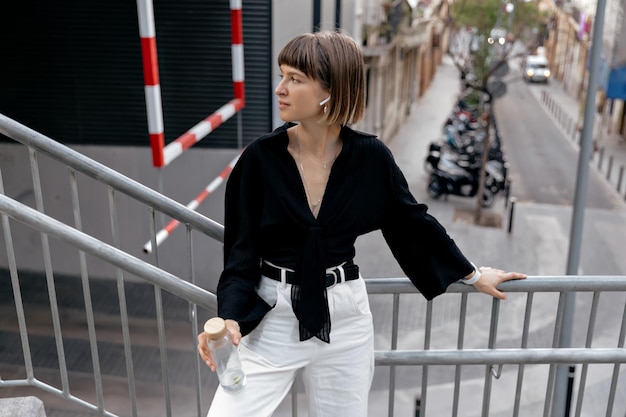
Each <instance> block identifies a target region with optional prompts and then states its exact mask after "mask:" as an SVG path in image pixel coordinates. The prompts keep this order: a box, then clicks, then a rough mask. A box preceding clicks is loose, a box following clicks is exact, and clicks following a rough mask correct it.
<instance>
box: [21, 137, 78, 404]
mask: <svg viewBox="0 0 626 417" xmlns="http://www.w3.org/2000/svg"><path fill="white" fill-rule="evenodd" d="M28 153H29V156H30V169H31V173H32V176H33V188H34V190H33V191H34V193H35V205H36V207H37V210H38V211H40V212H41V213H45V212H44V207H43V193H42V191H41V177H40V176H39V163H38V162H37V153H36V152H35V150H34V149H33V148H28ZM40 235H41V249H42V252H43V262H44V269H45V273H46V282H47V284H48V297H49V299H50V312H51V314H52V327H53V329H54V340H55V342H56V348H57V356H58V357H59V372H60V374H61V386H62V387H63V394H64V395H67V396H69V394H70V387H69V380H68V377H67V363H66V361H65V349H64V347H63V333H62V332H61V320H60V319H59V305H58V302H57V294H56V287H55V284H54V274H53V270H52V256H51V255H50V243H49V241H48V235H47V234H45V233H40Z"/></svg>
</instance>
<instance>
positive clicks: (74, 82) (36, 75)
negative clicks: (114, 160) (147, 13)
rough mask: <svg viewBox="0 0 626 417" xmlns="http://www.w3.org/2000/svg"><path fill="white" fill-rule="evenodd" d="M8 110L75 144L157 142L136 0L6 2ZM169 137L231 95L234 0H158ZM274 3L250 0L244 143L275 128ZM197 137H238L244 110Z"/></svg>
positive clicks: (4, 96)
mask: <svg viewBox="0 0 626 417" xmlns="http://www.w3.org/2000/svg"><path fill="white" fill-rule="evenodd" d="M2 7H3V13H1V14H0V53H2V55H3V59H2V61H3V63H2V65H1V66H0V112H2V113H4V114H6V115H7V116H9V117H12V118H14V119H16V120H18V121H20V122H22V123H24V124H25V125H27V126H29V127H32V128H34V129H35V130H38V131H40V132H42V133H44V134H46V135H48V136H51V137H52V138H54V139H56V140H59V141H61V142H63V143H68V144H98V145H135V146H149V140H148V127H147V119H146V105H145V97H144V80H143V72H142V62H141V48H140V42H139V28H138V21H137V7H136V2H135V1H121V0H109V1H101V2H91V1H90V2H82V1H76V0H62V1H56V2H33V1H21V2H7V4H4V5H3V6H2ZM154 12H155V23H156V39H157V49H158V58H159V71H160V84H161V95H162V101H163V120H164V126H165V139H166V142H167V143H169V142H171V141H172V140H174V139H176V138H177V137H179V136H180V135H182V134H183V133H185V132H186V131H187V130H189V129H190V128H191V127H193V126H194V125H195V124H196V123H198V122H199V121H201V120H202V119H204V118H205V117H207V116H208V115H210V114H211V113H213V112H214V111H215V110H217V109H218V108H219V107H220V106H222V105H223V104H226V103H227V102H228V101H229V100H230V99H232V98H233V89H232V71H231V53H230V50H231V35H230V34H231V30H230V8H229V2H228V0H211V1H206V0H203V1H198V0H196V1H193V0H181V1H176V2H174V1H172V0H167V1H166V0H155V1H154ZM270 27H271V9H270V1H269V0H249V1H243V28H244V29H243V30H244V33H243V36H244V55H245V72H246V73H245V76H246V80H245V87H246V107H245V109H244V110H243V112H242V127H243V141H244V144H247V143H249V142H250V141H251V140H253V139H254V138H256V137H257V136H259V135H261V134H263V133H266V132H267V131H269V130H270V129H271V125H272V122H271V94H272V86H271V65H272V63H271V62H270V61H271V31H270ZM196 146H203V147H213V148H222V147H234V146H237V116H233V117H232V118H231V119H230V120H228V121H227V122H226V123H224V124H223V125H222V126H220V127H218V128H217V129H216V130H215V131H214V132H212V133H211V134H210V135H209V136H207V137H206V138H205V139H203V140H202V141H201V142H200V143H198V144H197V145H196Z"/></svg>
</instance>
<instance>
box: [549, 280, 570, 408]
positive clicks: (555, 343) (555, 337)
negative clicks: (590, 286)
mask: <svg viewBox="0 0 626 417" xmlns="http://www.w3.org/2000/svg"><path fill="white" fill-rule="evenodd" d="M564 305H565V293H563V292H561V294H560V296H559V306H558V308H557V313H556V320H555V322H554V335H553V336H552V347H553V348H557V347H559V334H560V333H561V323H562V322H563V311H564ZM556 366H557V365H555V364H551V365H550V372H549V373H548V386H547V387H546V402H545V404H544V408H543V417H548V416H549V415H550V410H551V409H552V396H553V395H554V383H555V378H556ZM568 371H569V370H568Z"/></svg>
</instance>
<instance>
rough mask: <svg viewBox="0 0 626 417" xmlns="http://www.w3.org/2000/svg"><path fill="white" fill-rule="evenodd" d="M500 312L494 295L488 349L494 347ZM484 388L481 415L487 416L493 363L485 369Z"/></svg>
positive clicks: (498, 302) (498, 303)
mask: <svg viewBox="0 0 626 417" xmlns="http://www.w3.org/2000/svg"><path fill="white" fill-rule="evenodd" d="M499 313H500V300H498V299H497V298H495V297H494V299H493V301H492V303H491V325H490V326H489V345H488V348H489V349H494V348H495V347H496V335H497V333H498V316H499ZM485 371H486V372H485V390H484V391H483V411H482V416H483V417H489V401H490V400H491V378H492V372H493V365H487V368H486V370H485Z"/></svg>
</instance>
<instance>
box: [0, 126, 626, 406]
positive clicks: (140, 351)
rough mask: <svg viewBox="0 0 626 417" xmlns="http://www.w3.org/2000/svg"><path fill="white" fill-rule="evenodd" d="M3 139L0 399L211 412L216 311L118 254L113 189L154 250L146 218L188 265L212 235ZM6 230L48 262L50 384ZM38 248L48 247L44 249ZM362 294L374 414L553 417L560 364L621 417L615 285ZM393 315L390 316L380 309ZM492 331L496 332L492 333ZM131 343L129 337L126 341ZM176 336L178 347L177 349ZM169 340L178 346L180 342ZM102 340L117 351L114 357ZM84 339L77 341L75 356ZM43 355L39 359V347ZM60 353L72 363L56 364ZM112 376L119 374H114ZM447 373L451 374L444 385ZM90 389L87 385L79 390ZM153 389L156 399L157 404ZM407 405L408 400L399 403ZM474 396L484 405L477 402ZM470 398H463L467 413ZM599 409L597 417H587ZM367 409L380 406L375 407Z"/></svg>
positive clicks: (8, 131) (157, 204) (99, 175)
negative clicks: (14, 189)
mask: <svg viewBox="0 0 626 417" xmlns="http://www.w3.org/2000/svg"><path fill="white" fill-rule="evenodd" d="M0 132H1V133H3V134H5V135H7V136H9V137H11V138H13V139H15V140H16V141H18V142H21V143H23V144H24V145H26V146H27V147H28V149H29V158H30V161H31V171H32V173H33V183H34V191H35V201H36V209H34V208H31V207H28V206H26V205H24V204H21V203H19V202H17V201H15V200H14V199H12V198H10V197H8V196H6V195H5V194H4V187H3V181H2V171H1V167H0V213H1V214H0V219H1V225H2V231H3V237H4V238H3V243H4V246H5V248H6V252H7V261H8V270H9V275H10V281H11V288H12V291H13V296H12V299H13V301H14V314H15V317H16V322H17V330H16V332H15V334H16V335H17V336H16V339H17V340H16V343H15V345H11V346H14V347H17V346H19V349H21V352H22V354H21V355H18V356H19V357H18V356H14V357H17V358H18V359H17V360H15V364H16V365H18V367H22V366H23V368H24V370H25V374H26V375H25V377H13V376H11V378H6V377H2V376H0V388H1V389H2V390H0V392H9V393H11V392H14V391H13V390H15V389H19V388H22V387H36V388H38V389H40V390H42V392H45V393H49V394H52V395H53V396H55V397H61V398H64V399H66V400H67V402H69V403H71V404H75V405H78V406H80V407H83V408H86V409H89V410H92V411H96V412H97V413H99V414H101V415H105V416H126V415H132V416H137V415H142V414H143V410H144V408H143V407H144V406H145V404H146V403H153V402H154V401H155V397H158V398H159V401H162V402H163V404H162V406H160V407H162V409H163V413H162V414H163V415H167V416H172V415H180V414H182V412H181V409H184V410H185V413H186V414H187V415H197V416H203V415H204V414H205V413H206V407H207V405H208V404H206V403H205V402H206V398H210V396H211V395H212V392H213V391H214V389H215V387H216V386H217V381H216V379H215V378H214V376H213V375H212V374H210V372H208V370H207V369H206V367H204V366H201V365H202V364H201V363H200V361H199V360H198V355H197V354H196V349H195V343H196V342H195V335H197V333H198V323H199V322H200V321H201V320H200V316H201V315H202V314H213V313H214V312H215V296H214V295H213V294H211V293H209V292H207V291H205V290H203V289H201V288H199V287H197V286H196V285H194V276H193V259H188V262H189V271H190V276H189V282H186V281H184V280H181V279H180V278H179V277H176V276H174V275H172V274H171V273H168V272H166V271H164V270H162V269H160V268H159V267H157V266H154V265H150V264H149V263H147V262H145V261H142V260H141V259H138V258H136V257H133V256H132V255H130V254H128V253H126V252H125V251H123V250H122V249H121V242H120V241H119V233H118V232H117V216H118V213H117V210H116V205H115V204H114V200H115V191H121V192H123V193H124V194H126V195H128V196H130V197H131V198H133V199H135V200H137V201H140V202H142V203H143V204H145V205H146V206H147V207H148V211H149V215H150V217H151V221H152V224H153V226H152V227H151V232H152V241H153V247H156V245H154V240H155V233H154V231H155V230H156V227H154V222H155V220H154V212H155V211H160V212H162V213H165V214H167V215H168V216H171V217H172V218H175V219H178V220H180V221H181V222H182V223H184V224H186V226H187V236H188V239H187V240H188V242H189V244H188V247H187V253H188V254H191V253H192V248H191V246H192V244H191V241H192V239H191V233H192V231H196V232H200V233H202V234H205V235H208V236H211V237H212V238H215V239H217V240H219V241H221V239H222V237H223V230H222V228H221V226H220V225H219V224H217V223H215V222H213V221H211V220H209V219H207V218H205V217H204V216H201V215H200V214H198V213H195V212H193V211H191V210H189V209H187V208H186V207H184V206H183V205H181V204H179V203H176V202H175V201H172V200H170V199H168V198H167V197H165V196H162V195H160V194H159V193H156V192H155V191H153V190H151V189H149V188H147V187H144V186H143V185H141V184H139V183H137V182H134V181H133V180H130V179H128V178H126V177H124V176H123V175H121V174H119V173H117V172H115V171H113V170H111V169H109V168H107V167H105V166H103V165H101V164H98V163H97V162H95V161H92V160H90V159H89V158H86V157H85V156H83V155H81V154H79V153H77V152H75V151H72V150H71V149H69V148H67V147H65V146H63V145H60V144H58V143H57V142H55V141H53V140H52V139H50V138H47V137H45V136H43V135H40V134H39V133H36V132H34V131H32V130H30V129H28V128H26V127H24V126H21V125H19V124H17V123H16V122H14V121H12V120H10V119H8V118H6V117H4V116H2V115H0ZM38 152H42V153H45V154H46V155H48V156H51V157H52V158H54V159H55V160H57V161H58V162H60V163H61V164H62V165H65V166H67V167H68V168H69V182H70V188H71V189H72V193H71V194H72V202H71V205H68V207H69V206H71V207H72V212H73V219H74V225H73V226H70V225H67V224H65V223H63V222H61V221H59V220H56V219H54V218H52V217H50V216H49V215H47V214H45V213H44V212H43V198H42V190H41V186H40V183H39V181H38V178H39V164H38V162H37V153H38ZM76 172H80V173H83V174H85V175H88V176H90V177H91V178H94V179H96V180H97V181H98V182H100V183H103V184H106V186H107V187H108V190H109V192H108V197H109V212H110V216H109V221H110V224H111V229H112V234H113V242H112V243H111V244H109V243H106V242H104V241H102V240H101V239H99V238H96V237H93V236H90V235H88V234H86V233H84V232H83V231H82V229H83V226H82V223H81V214H80V208H79V204H78V201H79V199H78V195H77V194H78V193H77V186H76V175H75V174H76ZM11 219H12V220H13V221H16V222H17V223H19V224H20V225H22V224H24V225H26V226H27V227H28V228H29V229H34V230H36V231H37V232H38V233H39V234H40V238H41V242H42V244H41V245H42V253H43V256H44V258H45V262H44V264H45V268H44V269H45V270H44V271H43V273H42V275H44V276H45V281H46V288H47V292H48V296H49V300H48V303H47V304H48V305H49V308H50V321H51V327H52V331H51V333H52V335H53V337H52V340H53V341H54V347H55V350H56V352H55V355H54V356H56V360H55V361H53V362H55V363H54V365H55V366H54V367H55V369H56V371H55V372H54V375H53V376H51V375H50V374H51V371H50V370H51V369H52V368H53V366H51V365H49V364H44V365H41V364H40V363H39V362H38V361H39V359H38V358H41V356H42V355H43V354H42V351H43V350H44V349H43V348H42V346H41V339H40V338H38V337H39V336H40V335H41V334H42V332H43V330H42V329H40V328H37V327H35V328H32V326H31V327H30V328H29V325H28V324H29V323H30V322H31V318H30V315H31V314H32V311H30V308H28V306H25V303H24V298H25V296H26V295H27V294H26V293H22V291H21V286H22V285H23V282H22V281H21V277H22V276H23V275H24V274H27V273H28V272H29V271H24V270H23V269H20V268H19V267H18V265H17V264H18V263H17V262H16V257H19V256H20V254H19V253H15V248H14V244H13V241H14V239H13V230H15V229H18V228H17V224H14V223H13V222H11ZM49 238H52V239H54V241H53V242H50V240H49ZM57 242H62V243H63V244H68V245H71V246H72V247H74V248H76V249H77V250H78V255H79V256H78V262H79V263H80V271H81V274H80V278H79V279H80V286H81V287H82V299H83V301H82V306H81V308H80V311H81V313H82V312H83V311H84V315H85V321H84V323H83V322H80V323H79V325H78V327H83V329H82V331H83V333H84V335H82V336H76V334H74V333H70V334H69V335H68V334H67V329H68V328H72V326H73V322H74V321H76V314H77V311H79V310H77V309H76V307H74V306H70V307H67V306H65V307H63V306H60V303H59V300H58V299H57V296H62V295H63V293H62V292H61V291H59V289H58V288H57V277H56V276H55V271H54V268H53V266H52V261H51V252H53V250H54V248H53V244H56V243H57ZM87 256H92V257H94V258H98V259H101V260H103V261H105V262H106V263H108V264H110V265H112V266H114V268H115V269H114V270H115V280H114V283H115V287H116V296H117V297H116V298H117V301H118V308H117V309H116V311H115V316H117V315H119V317H120V323H119V324H120V326H119V327H120V330H119V333H120V334H119V335H117V334H116V333H115V332H112V331H110V329H108V328H107V327H106V320H107V319H109V318H110V317H109V316H107V315H106V314H103V313H102V312H101V311H95V310H97V309H95V307H94V305H95V304H96V303H98V301H99V297H101V296H102V294H100V293H98V292H97V291H98V290H96V289H94V287H93V285H94V279H93V278H92V277H90V276H89V274H88V266H87V264H88V260H87ZM188 258H192V256H191V255H189V256H188ZM133 278H135V279H133ZM137 279H140V280H142V281H145V282H147V283H149V284H150V285H149V286H145V287H142V288H141V289H142V290H143V291H144V292H145V291H146V290H147V292H150V291H153V292H154V297H153V300H151V301H150V303H151V304H153V305H154V308H153V311H151V315H150V316H149V317H148V318H147V319H145V318H144V319H141V320H140V319H137V318H136V317H135V316H133V315H132V314H129V309H132V308H133V307H134V303H135V301H136V299H135V298H130V300H129V299H128V298H129V294H130V293H131V292H130V291H129V286H130V285H132V284H133V283H134V282H136V281H137ZM366 283H367V288H368V293H369V294H370V301H371V305H372V311H375V328H376V329H377V335H376V336H377V337H376V340H377V342H376V343H377V346H376V366H377V368H376V376H375V379H387V380H388V386H387V388H386V389H384V390H382V391H384V392H382V394H380V393H379V391H381V389H380V384H377V386H376V387H375V388H374V391H376V392H374V393H373V394H374V396H376V398H378V399H379V398H380V396H383V397H384V396H386V398H387V405H386V406H385V409H386V410H385V411H386V415H388V416H394V415H397V411H399V408H400V406H401V405H402V406H403V407H404V409H406V408H407V405H406V403H407V401H409V402H411V401H412V400H413V399H415V398H417V400H418V401H419V407H420V410H421V413H422V414H421V415H422V416H423V415H424V412H426V413H427V415H437V416H441V415H451V416H454V417H456V416H458V415H464V416H469V415H481V416H500V415H507V416H509V415H513V416H521V415H544V416H548V415H550V410H551V408H552V402H551V401H552V400H551V398H552V396H551V392H552V390H553V389H554V381H555V379H554V377H555V369H556V366H557V365H559V364H563V365H575V366H576V367H578V368H580V372H578V373H577V378H578V384H576V385H574V384H573V383H572V389H571V392H572V398H575V399H576V404H575V408H574V412H575V415H576V416H580V415H594V416H596V415H606V416H618V417H621V416H622V415H624V413H625V412H626V398H625V397H624V392H626V382H625V381H624V375H623V372H621V364H622V363H624V362H626V349H624V339H625V336H626V300H625V297H626V277H625V276H619V277H602V276H567V277H564V276H561V277H546V276H543V277H529V278H528V279H526V280H524V281H516V282H507V283H505V284H503V285H502V289H503V290H504V291H506V292H507V293H508V294H509V300H508V301H507V302H506V303H501V302H500V301H499V300H496V299H493V300H492V301H491V303H485V300H489V299H488V298H485V296H483V295H479V294H473V293H474V292H475V291H474V290H473V288H471V287H468V286H464V285H461V284H453V285H452V286H451V287H450V288H449V290H448V291H447V293H446V294H444V295H442V296H440V297H438V298H437V299H435V300H433V301H430V302H427V301H425V300H424V299H423V298H422V297H421V296H420V295H419V294H417V290H416V289H415V287H414V286H413V285H412V284H411V283H410V281H409V280H408V279H406V278H380V279H367V280H366ZM75 285H78V284H75ZM99 288H100V287H99ZM151 289H152V290H151ZM162 290H164V291H165V293H164V292H163V291H162ZM566 293H575V294H577V297H578V299H577V300H578V301H577V312H576V315H577V316H576V323H578V326H577V328H576V332H575V337H574V340H573V343H572V346H573V347H572V348H568V349H562V348H558V346H557V345H556V343H557V341H558V334H559V332H560V322H561V320H562V311H563V308H562V305H561V304H560V300H561V299H562V295H563V294H566ZM167 295H172V296H173V297H174V298H175V299H176V300H178V301H179V302H182V303H183V304H184V307H183V310H186V312H187V313H188V314H187V315H186V317H183V318H182V319H180V318H179V319H175V318H172V317H171V315H172V313H173V311H175V310H176V308H173V307H171V305H172V304H169V302H170V298H167V297H166V296H167ZM133 297H135V295H134V296H133ZM166 298H167V299H166ZM389 298H391V300H390V299H389ZM401 300H402V303H401ZM390 304H391V305H392V308H391V309H389V308H388V306H389V305H390ZM198 307H200V310H199V309H198ZM383 307H384V308H383ZM3 311H6V309H4V310H3ZM503 317H504V319H503ZM502 321H505V322H506V324H507V326H506V327H504V328H500V329H499V325H500V323H501V322H502ZM103 323H104V324H103ZM476 323H480V326H477V325H476ZM145 325H149V326H151V328H156V332H155V333H156V335H154V341H153V342H152V345H153V346H154V347H155V348H154V349H153V350H149V349H147V348H146V346H145V344H146V343H147V342H145V340H143V338H142V337H145V333H144V330H143V329H144V327H143V326H145ZM381 326H382V327H384V328H385V329H387V328H388V329H391V330H390V333H391V334H389V335H386V334H383V332H382V331H380V328H381ZM84 327H86V329H84ZM103 328H104V331H103ZM178 328H180V329H178ZM177 329H178V330H177ZM0 331H1V330H0ZM75 331H76V332H78V330H75ZM172 332H173V334H174V337H172V336H171V335H172ZM44 333H45V332H44ZM135 333H138V335H137V336H136V338H135V337H134V335H135ZM181 334H182V337H179V336H180V335H181ZM168 335H169V337H168ZM3 336H4V338H3V340H9V339H10V337H8V336H10V335H7V334H4V335H3ZM149 336H150V337H152V335H149ZM179 338H182V339H186V340H183V341H182V342H181V341H180V340H178V339H179ZM187 338H188V339H187ZM111 340H113V341H115V342H116V343H117V344H118V345H120V346H123V347H122V348H120V349H116V348H115V347H112V346H111V345H112V344H113V343H109V342H110V341H111ZM81 341H86V343H82V344H81ZM44 343H45V341H44ZM79 344H80V345H81V349H82V350H83V351H82V357H81V358H82V359H81V360H82V361H83V362H86V363H88V364H89V366H88V367H85V366H83V367H82V368H81V369H80V370H78V371H77V370H76V368H77V366H76V360H75V358H74V356H73V355H75V354H76V353H75V351H76V350H78V348H75V346H76V345H79ZM7 346H8V345H7ZM44 348H47V349H48V350H47V351H49V349H50V346H44ZM6 350H7V351H5V353H6V354H8V353H11V352H8V350H9V349H8V348H7V349H6ZM66 350H67V351H71V352H70V353H69V354H66ZM1 352H3V348H2V347H1V346H0V356H1V355H2V353H1ZM112 352H114V353H117V354H118V355H119V356H121V357H123V360H120V358H119V357H118V356H116V355H113V354H112ZM44 356H45V355H44ZM68 358H69V360H68ZM118 362H121V363H119V364H118ZM116 364H117V365H116ZM596 365H597V366H596ZM607 365H609V367H608V368H607ZM504 366H506V369H504ZM116 367H118V368H120V369H122V370H121V371H120V372H118V373H115V372H114V371H115V369H116ZM155 367H156V368H158V370H155V369H154V368H155ZM103 370H104V371H103ZM446 370H451V373H448V372H447V371H446ZM0 372H2V368H0ZM181 373H182V376H181ZM103 374H104V375H103ZM112 374H113V376H112ZM137 374H140V375H137ZM85 375H88V377H87V378H86V377H85ZM190 375H193V377H192V376H190ZM620 376H622V378H621V379H620ZM89 379H93V382H89V383H86V381H87V380H89ZM111 379H113V381H114V382H113V383H114V384H115V385H116V386H119V385H121V383H122V381H123V382H124V385H126V386H127V388H128V393H127V394H126V395H125V396H124V397H126V398H127V401H123V402H122V403H119V404H118V403H117V402H118V400H119V398H120V397H121V396H120V394H119V392H117V393H113V394H112V395H107V392H108V390H107V383H108V382H111ZM190 379H191V380H193V381H189V380H190ZM181 380H182V382H181ZM572 382H573V380H572ZM181 386H184V389H183V388H181ZM157 387H158V388H157ZM3 390H4V391H3ZM155 390H156V391H158V393H159V394H158V395H156V396H155V394H154V391H155ZM77 392H78V393H77ZM378 394H380V395H378ZM574 394H575V395H574ZM408 397H410V398H411V400H407V398H408ZM478 397H480V398H482V401H480V402H478V401H476V398H478ZM110 398H113V399H114V400H110ZM297 398H298V395H297V388H296V389H294V391H292V411H291V414H292V415H294V416H296V415H297V414H298V406H299V404H298V401H297ZM442 398H443V400H442ZM468 398H470V399H471V400H470V401H468ZM494 398H495V399H494ZM107 399H109V400H107ZM374 401H376V400H372V401H371V402H374ZM503 402H504V403H507V404H508V406H507V408H506V410H504V412H503V410H501V409H498V404H502V403H503ZM600 403H601V404H602V407H603V409H602V410H600V411H598V407H599V404H600ZM442 404H445V406H444V405H442ZM589 404H590V405H589ZM150 405H151V406H154V404H150ZM375 405H376V406H378V407H379V406H380V404H379V401H376V404H375ZM411 406H413V404H411ZM589 407H593V412H592V413H589V411H587V408H589ZM529 412H530V414H528V413H529ZM377 415H379V414H377ZM380 415H383V414H382V413H381V414H380ZM403 415H405V414H403Z"/></svg>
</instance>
